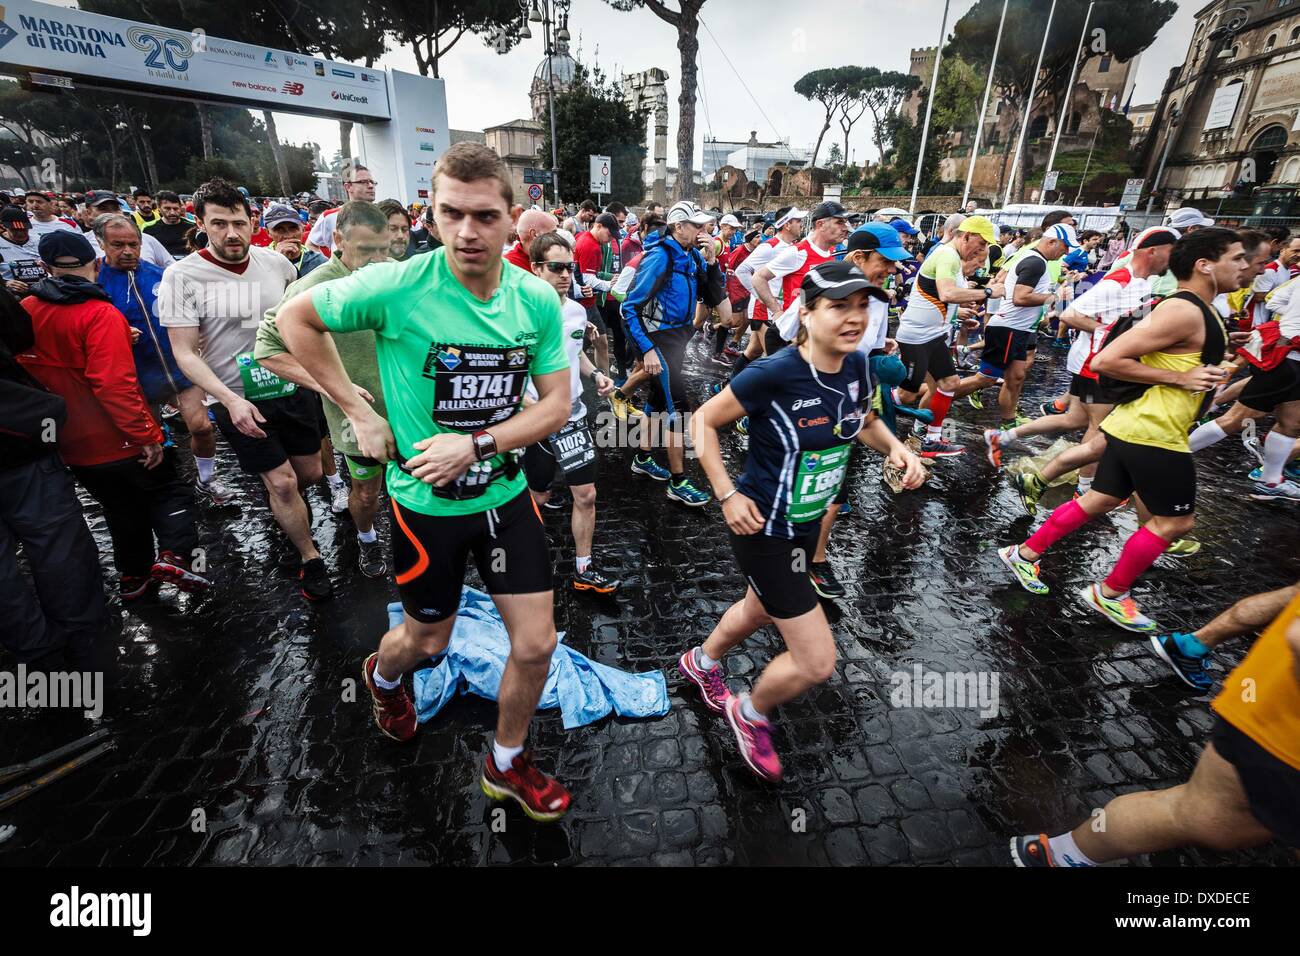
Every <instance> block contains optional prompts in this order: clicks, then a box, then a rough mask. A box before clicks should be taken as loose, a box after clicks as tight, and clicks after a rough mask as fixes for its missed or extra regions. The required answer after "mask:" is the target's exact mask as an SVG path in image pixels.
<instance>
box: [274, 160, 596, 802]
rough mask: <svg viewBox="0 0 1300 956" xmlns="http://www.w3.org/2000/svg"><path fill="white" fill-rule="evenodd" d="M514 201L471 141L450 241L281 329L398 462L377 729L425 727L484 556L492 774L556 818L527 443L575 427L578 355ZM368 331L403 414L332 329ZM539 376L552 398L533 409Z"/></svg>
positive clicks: (548, 588)
mask: <svg viewBox="0 0 1300 956" xmlns="http://www.w3.org/2000/svg"><path fill="white" fill-rule="evenodd" d="M512 201H513V199H512V185H511V181H510V176H509V173H508V172H507V170H506V168H505V165H504V164H503V163H502V162H501V159H500V157H498V156H497V154H496V153H494V152H493V151H492V150H490V149H488V148H487V147H486V146H482V145H480V144H477V143H468V142H466V143H457V144H456V145H455V146H453V147H451V149H449V150H448V151H447V152H446V153H444V154H443V156H442V158H441V159H440V160H439V161H438V168H437V171H436V172H435V175H434V216H435V219H436V222H437V226H438V233H439V235H440V236H441V237H442V239H443V242H444V243H446V245H444V246H443V247H442V248H440V249H438V250H436V251H434V252H432V253H429V254H427V255H423V256H416V257H415V258H412V259H408V260H406V261H405V262H381V263H378V264H376V265H372V266H367V267H366V268H365V269H362V270H360V271H358V272H356V273H354V274H353V275H350V276H347V277H346V278H342V279H336V280H334V281H332V282H326V283H324V284H322V285H318V286H317V287H316V288H314V289H312V290H311V291H310V292H307V293H304V294H303V295H299V296H297V297H295V298H294V299H293V300H291V301H290V302H287V303H285V304H283V305H282V306H281V307H280V313H279V317H278V319H277V325H278V326H279V329H280V334H281V335H282V336H283V338H284V342H285V344H286V345H287V346H288V348H289V351H290V352H291V353H292V354H293V355H294V357H295V358H297V359H298V360H299V361H300V362H301V363H302V365H303V368H304V369H305V370H306V371H307V373H308V374H309V375H311V376H312V378H314V379H315V380H316V381H317V382H319V383H320V385H321V387H322V388H323V389H324V390H325V392H326V394H328V395H329V396H330V398H332V399H333V400H334V401H335V402H337V403H338V405H339V407H340V408H341V409H342V410H343V412H344V413H345V414H346V415H347V416H348V419H349V420H350V422H351V423H352V426H353V429H354V431H355V433H356V436H357V443H358V445H359V446H360V448H361V451H362V453H363V454H365V455H367V456H369V457H372V458H376V459H379V460H381V461H386V462H388V468H387V479H388V494H389V497H390V499H391V500H392V509H393V527H394V529H395V530H394V531H393V557H394V564H395V570H396V572H397V585H398V589H399V592H400V594H401V598H402V606H403V609H404V610H405V614H404V617H403V620H402V623H401V624H399V625H398V626H397V627H395V628H393V629H392V630H390V631H388V633H386V634H385V635H384V637H383V639H382V641H381V642H380V644H379V651H378V652H377V653H375V654H372V655H370V657H369V658H367V659H366V662H365V664H364V666H363V674H364V677H365V681H366V686H367V688H368V689H369V690H370V693H371V697H372V699H373V702H374V711H375V721H376V723H377V724H378V725H379V729H380V730H382V731H383V732H384V733H385V734H388V735H389V736H390V737H393V738H394V739H397V740H410V739H411V738H412V737H414V736H415V731H416V716H415V706H414V704H413V702H412V700H411V697H410V694H409V693H408V692H407V691H406V689H405V688H404V687H403V686H402V676H403V675H404V674H405V673H406V671H407V670H409V669H411V668H413V667H415V666H416V665H417V664H419V663H420V662H422V661H424V660H426V659H428V658H431V657H432V658H435V659H437V657H438V655H440V654H441V653H442V652H443V651H444V650H445V649H446V647H447V644H448V642H449V641H450V639H451V632H452V626H453V624H454V623H455V619H456V612H457V610H458V608H459V606H460V595H461V586H462V582H463V580H464V575H465V563H466V559H467V558H468V556H469V554H470V553H471V552H472V553H473V555H474V563H475V564H476V565H477V566H478V571H479V574H480V576H481V577H482V578H483V582H484V584H485V585H486V587H487V590H488V592H489V593H490V594H491V595H492V599H493V600H494V601H495V602H496V606H497V609H498V610H499V611H500V612H501V617H502V619H503V621H504V622H505V626H506V630H507V631H508V633H509V635H510V658H509V660H508V661H507V662H506V668H505V673H504V675H503V676H502V678H501V687H500V691H499V694H498V697H499V701H500V707H499V711H498V717H497V732H496V739H495V741H494V742H493V746H492V753H491V754H489V755H488V757H487V759H486V761H485V762H484V765H483V773H482V778H481V780H480V783H481V785H482V788H483V790H484V792H485V793H487V794H488V796H490V797H492V798H494V799H505V798H507V797H510V798H513V799H515V800H517V801H518V802H519V804H520V806H522V807H523V809H524V812H525V813H527V814H528V815H529V816H530V817H532V818H533V819H535V820H542V821H549V820H555V819H558V818H559V817H560V816H562V815H563V814H564V813H565V811H567V810H568V807H569V794H568V791H566V790H565V789H564V787H562V786H561V785H560V784H559V783H557V782H556V781H555V780H553V779H551V778H550V777H548V776H546V775H545V774H543V773H541V772H540V771H539V770H537V769H536V768H535V767H534V766H533V763H532V760H531V757H530V755H529V754H528V753H527V752H525V751H524V748H523V745H524V741H525V739H526V737H527V733H528V724H529V722H530V721H531V719H532V715H533V712H534V711H535V710H536V709H537V702H538V700H539V699H540V697H541V693H542V688H543V686H544V685H545V683H546V676H547V672H548V669H549V665H550V659H551V654H552V652H553V651H554V650H555V643H556V638H555V620H554V616H553V615H554V607H553V592H552V584H551V562H550V548H549V545H548V543H547V539H546V530H545V528H544V527H543V526H542V519H541V517H540V515H539V514H538V512H537V508H536V506H534V504H533V502H532V499H531V498H530V497H529V494H528V490H527V485H526V483H525V480H524V476H523V474H522V472H521V469H520V467H519V462H518V456H517V455H516V454H514V452H515V450H516V449H523V448H526V447H527V446H528V445H530V444H532V443H534V442H538V441H542V440H544V439H545V438H546V437H547V436H549V435H551V434H552V433H554V432H556V431H559V429H560V428H561V427H563V425H564V424H565V422H566V421H568V417H569V407H570V395H569V362H568V357H567V356H566V355H565V351H564V337H563V321H562V315H561V311H560V301H559V298H558V297H557V296H556V294H555V290H554V289H552V288H551V287H550V286H549V285H547V284H546V283H545V282H543V281H542V280H541V279H539V278H537V277H536V276H534V275H530V274H528V273H526V272H524V270H522V269H516V268H514V267H513V266H511V265H509V264H508V263H503V262H502V260H501V250H502V249H503V248H504V246H505V240H506V236H507V235H508V234H509V232H510V226H511V220H510V205H511V202H512ZM360 329H371V330H373V331H374V333H375V346H376V352H377V354H378V358H379V373H380V378H381V380H382V382H383V391H384V396H385V400H386V403H387V411H388V420H387V421H385V420H384V418H382V417H380V416H379V415H378V414H376V413H375V411H374V409H373V408H371V407H370V405H369V404H368V403H367V402H366V401H365V399H364V398H362V397H361V396H360V395H359V394H358V393H357V392H356V390H355V389H354V388H353V386H352V383H351V382H350V381H349V380H348V376H347V372H346V370H345V369H344V367H343V365H342V363H341V362H340V361H339V358H338V355H337V353H336V352H335V350H334V346H333V343H332V341H331V339H330V337H329V335H327V334H326V333H327V332H332V333H335V334H337V333H340V332H355V331H357V330H360ZM530 379H531V380H532V383H533V385H534V387H535V388H536V390H537V395H538V400H537V402H536V404H533V405H530V406H529V407H528V408H526V409H522V410H521V409H520V404H521V403H520V399H521V398H522V396H523V393H524V388H525V386H526V385H527V384H528V382H529V380H530ZM390 426H391V427H390Z"/></svg>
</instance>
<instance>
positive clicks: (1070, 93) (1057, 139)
mask: <svg viewBox="0 0 1300 956" xmlns="http://www.w3.org/2000/svg"><path fill="white" fill-rule="evenodd" d="M1094 6H1096V2H1095V0H1094V2H1092V3H1089V4H1088V15H1087V16H1086V17H1084V18H1083V32H1082V33H1081V34H1079V49H1078V50H1076V51H1075V53H1074V67H1073V69H1071V70H1070V83H1069V85H1068V86H1067V87H1066V88H1065V96H1064V97H1063V99H1064V100H1065V102H1064V103H1062V104H1061V118H1060V119H1059V120H1057V123H1056V135H1055V136H1054V137H1052V152H1051V154H1050V155H1049V156H1048V157H1047V171H1048V172H1049V173H1050V172H1051V171H1052V166H1053V164H1054V163H1055V162H1056V147H1057V146H1059V145H1060V144H1061V130H1063V129H1064V128H1065V117H1066V115H1067V114H1068V113H1069V111H1070V100H1071V99H1073V98H1074V81H1075V80H1076V79H1077V78H1078V76H1079V57H1081V56H1082V55H1083V41H1084V39H1086V38H1087V36H1088V25H1089V24H1090V23H1092V8H1093V7H1094Z"/></svg>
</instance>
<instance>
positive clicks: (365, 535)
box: [357, 527, 379, 544]
mask: <svg viewBox="0 0 1300 956" xmlns="http://www.w3.org/2000/svg"><path fill="white" fill-rule="evenodd" d="M357 540H358V541H360V542H361V543H362V544H374V543H375V542H376V541H378V540H379V532H377V531H376V530H375V529H374V527H371V529H370V530H369V531H358V532H357Z"/></svg>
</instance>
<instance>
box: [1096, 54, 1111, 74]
mask: <svg viewBox="0 0 1300 956" xmlns="http://www.w3.org/2000/svg"><path fill="white" fill-rule="evenodd" d="M1097 72H1098V73H1109V72H1110V54H1109V53H1107V54H1106V55H1105V56H1103V57H1102V58H1101V59H1100V60H1099V61H1098V62H1097Z"/></svg>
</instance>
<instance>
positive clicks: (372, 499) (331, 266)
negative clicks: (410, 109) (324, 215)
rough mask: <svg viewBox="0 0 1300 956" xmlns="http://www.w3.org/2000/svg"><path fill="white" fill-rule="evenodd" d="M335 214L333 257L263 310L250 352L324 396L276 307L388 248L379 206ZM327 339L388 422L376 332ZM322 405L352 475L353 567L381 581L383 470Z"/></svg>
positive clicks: (384, 255)
mask: <svg viewBox="0 0 1300 956" xmlns="http://www.w3.org/2000/svg"><path fill="white" fill-rule="evenodd" d="M336 215H337V216H338V222H337V223H336V224H335V226H334V236H335V240H334V255H332V256H331V257H330V259H329V261H328V262H326V263H325V264H324V265H321V266H318V267H316V268H315V269H313V270H312V271H311V272H309V273H308V274H307V275H305V276H303V277H302V278H301V279H298V280H297V281H296V282H291V283H289V286H288V287H287V288H286V289H285V290H284V298H283V299H281V300H280V302H279V303H278V304H277V305H276V306H275V307H274V308H271V309H267V310H266V315H265V316H264V317H263V319H262V323H261V325H259V326H258V328H257V344H256V345H255V346H254V348H253V358H254V359H255V360H256V361H257V363H258V364H259V365H261V366H262V367H263V368H266V369H270V370H271V371H272V372H274V373H275V374H276V375H278V376H280V378H282V379H284V380H285V381H288V382H294V383H296V384H298V385H301V386H303V387H304V388H310V389H312V390H313V391H316V392H322V393H323V390H322V388H321V386H320V385H319V384H318V383H317V382H316V380H315V379H314V378H312V377H311V376H310V375H309V374H307V370H306V369H304V368H303V367H302V363H301V362H299V361H298V360H297V359H296V358H294V357H293V356H292V355H290V354H289V352H288V350H287V349H286V348H285V345H284V339H283V338H281V336H280V329H279V327H278V326H277V325H276V322H275V320H276V316H277V315H278V314H279V311H280V306H281V305H283V304H284V303H286V302H288V301H289V300H290V299H292V298H293V297H294V296H295V295H297V294H298V293H300V292H306V291H307V290H308V289H313V288H315V287H316V286H318V285H320V284H321V283H322V282H331V281H333V280H334V279H342V278H343V277H344V276H349V275H351V274H352V273H353V272H355V271H356V270H357V269H360V268H361V267H362V266H366V265H371V264H373V263H377V262H384V261H386V260H387V259H388V252H389V248H390V241H389V235H388V220H387V218H386V217H385V215H384V212H383V210H382V209H381V208H380V207H379V206H377V205H375V204H374V203H369V202H366V201H365V200H362V199H354V200H352V201H351V202H347V203H344V204H343V206H342V207H341V208H340V209H339V211H338V213H337V214H336ZM330 338H332V339H333V340H334V348H335V350H336V351H337V352H338V353H339V360H340V361H341V362H342V363H343V369H344V371H346V372H347V373H348V378H350V379H351V380H352V384H353V385H355V386H356V387H357V388H360V389H364V390H365V391H366V393H367V394H369V395H370V397H371V398H372V399H373V400H374V408H375V412H376V414H378V415H379V416H380V417H386V416H387V414H388V412H387V410H386V408H385V407H384V390H383V384H382V383H381V382H380V380H379V362H378V360H377V358H376V356H375V333H374V332H372V331H370V329H362V330H360V331H357V332H337V333H334V334H333V335H331V336H330ZM322 401H323V403H324V406H325V421H326V424H328V425H329V437H330V442H331V444H332V445H333V448H334V449H337V450H338V451H340V452H342V453H343V458H344V460H345V461H346V462H347V463H348V471H349V472H350V473H351V475H352V487H351V489H349V491H348V512H349V513H350V514H351V515H352V523H353V524H354V525H356V529H357V542H358V555H357V565H358V567H360V569H361V573H362V574H364V575H365V576H366V577H369V578H378V577H382V576H383V575H385V574H387V573H388V562H387V561H386V560H385V559H384V546H383V545H382V544H380V542H379V535H378V534H377V533H376V532H375V513H376V512H377V511H378V510H379V488H380V486H381V485H382V484H383V480H384V467H383V465H382V464H381V463H380V462H378V461H377V460H375V459H374V458H367V457H366V456H365V455H363V454H362V453H361V448H360V446H359V445H357V438H356V435H355V434H353V431H352V426H351V425H349V424H348V418H347V416H346V415H344V414H343V410H342V409H340V408H339V407H338V406H337V405H335V404H334V403H333V402H332V401H330V400H329V398H328V396H326V397H324V398H323V399H322ZM327 450H329V449H327ZM330 456H331V457H333V452H332V451H330Z"/></svg>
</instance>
